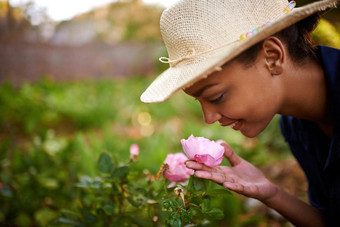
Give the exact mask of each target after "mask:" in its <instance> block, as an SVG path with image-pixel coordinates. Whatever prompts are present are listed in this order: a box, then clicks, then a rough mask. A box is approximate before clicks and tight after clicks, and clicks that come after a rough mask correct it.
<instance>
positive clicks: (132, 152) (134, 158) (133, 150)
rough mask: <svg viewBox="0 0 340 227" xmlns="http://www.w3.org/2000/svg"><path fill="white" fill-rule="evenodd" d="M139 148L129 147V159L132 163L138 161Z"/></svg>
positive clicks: (135, 145) (134, 145) (136, 146)
mask: <svg viewBox="0 0 340 227" xmlns="http://www.w3.org/2000/svg"><path fill="white" fill-rule="evenodd" d="M138 155H139V147H138V145H137V144H132V145H131V146H130V159H131V160H132V161H134V162H136V161H137V160H138Z"/></svg>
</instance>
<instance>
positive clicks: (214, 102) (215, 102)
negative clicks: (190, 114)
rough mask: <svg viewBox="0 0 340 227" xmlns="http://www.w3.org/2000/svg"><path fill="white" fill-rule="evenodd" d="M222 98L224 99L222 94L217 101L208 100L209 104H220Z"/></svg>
mask: <svg viewBox="0 0 340 227" xmlns="http://www.w3.org/2000/svg"><path fill="white" fill-rule="evenodd" d="M223 98H224V93H223V94H221V95H220V96H219V97H218V98H217V99H214V100H210V101H209V102H210V103H213V104H217V103H219V102H221V101H222V99H223Z"/></svg>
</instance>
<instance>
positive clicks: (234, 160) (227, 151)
mask: <svg viewBox="0 0 340 227" xmlns="http://www.w3.org/2000/svg"><path fill="white" fill-rule="evenodd" d="M218 142H219V143H220V144H221V145H222V146H223V147H224V156H225V157H226V158H227V159H228V161H229V162H230V164H231V165H232V166H235V165H238V164H239V163H240V162H241V161H242V158H240V157H239V156H238V155H237V154H235V152H234V151H233V149H232V148H231V146H230V145H229V144H227V143H226V142H224V141H222V140H219V141H218Z"/></svg>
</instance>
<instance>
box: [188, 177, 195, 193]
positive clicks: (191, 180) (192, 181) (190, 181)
mask: <svg viewBox="0 0 340 227" xmlns="http://www.w3.org/2000/svg"><path fill="white" fill-rule="evenodd" d="M194 178H195V177H194V175H191V176H190V178H189V183H188V191H189V192H191V191H193V190H194Z"/></svg>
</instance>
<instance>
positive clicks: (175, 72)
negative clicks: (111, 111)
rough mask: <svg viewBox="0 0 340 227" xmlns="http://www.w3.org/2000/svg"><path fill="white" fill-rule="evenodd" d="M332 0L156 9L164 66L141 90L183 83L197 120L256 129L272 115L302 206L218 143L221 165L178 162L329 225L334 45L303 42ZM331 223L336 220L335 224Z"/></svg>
mask: <svg viewBox="0 0 340 227" xmlns="http://www.w3.org/2000/svg"><path fill="white" fill-rule="evenodd" d="M338 3H339V2H338V1H336V0H328V1H319V2H316V3H313V4H309V5H306V6H304V7H300V8H296V9H293V8H294V7H295V2H290V3H289V4H288V2H286V1H285V0H273V1H261V0H255V1H241V0H240V1H231V0H230V1H226V0H224V1H223V0H182V1H179V2H178V3H177V4H175V5H174V6H172V7H170V8H169V9H167V10H165V11H164V13H163V15H162V18H161V31H162V35H163V39H164V42H165V44H166V46H167V49H168V53H169V58H165V57H162V58H160V60H161V61H162V62H165V63H169V64H170V68H169V69H168V70H167V71H165V72H164V73H163V74H161V75H160V76H159V78H158V79H157V80H155V81H154V82H153V83H152V84H151V85H150V86H149V88H148V89H147V90H146V91H145V92H144V93H143V95H142V96H141V100H142V101H143V102H146V103H152V102H161V101H164V100H166V99H168V98H169V97H170V96H171V95H172V94H173V93H174V92H176V91H177V90H180V89H182V90H184V92H185V93H186V94H188V95H190V96H193V97H194V98H196V99H197V100H198V101H199V103H200V104H201V107H202V110H203V114H204V119H205V122H206V123H208V124H211V123H214V122H216V121H218V122H219V123H220V125H221V126H231V127H232V128H233V129H235V130H239V131H240V132H241V133H242V134H244V135H245V136H248V137H254V136H257V135H258V134H259V133H261V132H262V131H263V130H264V129H265V128H266V126H267V125H268V124H269V122H270V121H271V119H272V118H273V117H274V115H275V114H281V115H282V117H281V122H280V123H281V128H282V132H283V135H284V137H285V139H286V140H287V142H288V143H289V145H290V148H291V150H292V153H293V154H294V156H295V157H296V159H297V160H298V162H299V163H300V165H301V167H302V169H303V170H304V171H305V174H306V177H307V180H308V183H309V190H308V193H309V200H310V205H309V204H306V203H304V202H303V201H301V200H299V199H297V198H295V197H293V196H291V195H289V194H288V193H286V192H285V191H284V190H283V189H281V188H279V187H278V186H277V185H275V184H273V183H272V182H270V181H269V180H268V179H267V178H266V177H265V176H264V174H263V173H262V172H261V171H260V170H258V169H257V168H256V167H254V166H253V165H251V164H250V163H248V162H247V161H245V160H243V159H242V158H241V157H239V156H237V155H236V154H235V153H234V152H233V150H232V148H231V147H230V146H229V145H228V144H226V143H222V145H223V146H224V147H225V157H226V158H227V159H228V160H229V162H230V163H231V167H226V166H219V167H214V168H210V167H207V166H204V165H203V164H200V163H197V162H194V161H188V162H187V167H188V168H191V169H194V170H196V171H195V176H196V177H200V178H205V179H210V180H212V181H214V182H216V183H219V184H221V185H223V186H224V187H226V188H228V189H230V190H233V191H235V192H238V193H240V194H243V195H245V196H248V197H252V198H256V199H259V200H260V201H262V202H263V203H264V204H266V205H268V206H269V207H271V208H273V209H275V210H277V211H278V212H280V213H281V214H282V215H283V216H285V217H286V218H287V220H289V221H291V222H292V223H293V224H294V225H296V226H324V225H328V226H332V225H334V226H337V225H338V223H339V221H337V215H339V214H340V174H339V173H340V89H339V88H340V50H337V49H332V48H329V47H323V46H318V47H315V46H313V44H312V42H311V38H310V32H311V31H312V30H313V29H314V28H315V26H316V24H317V21H318V19H319V14H321V12H324V11H326V10H328V9H330V8H333V7H335V6H336V4H338ZM337 222H338V223H337Z"/></svg>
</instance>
